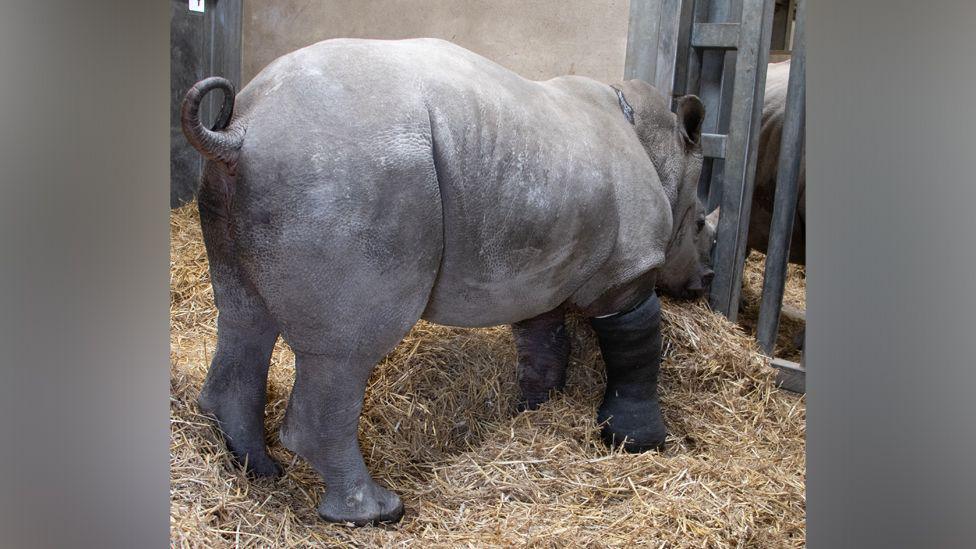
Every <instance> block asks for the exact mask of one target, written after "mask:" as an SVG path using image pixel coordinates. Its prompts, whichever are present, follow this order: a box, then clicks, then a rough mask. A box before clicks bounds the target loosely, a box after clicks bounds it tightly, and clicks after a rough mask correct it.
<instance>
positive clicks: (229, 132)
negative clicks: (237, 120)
mask: <svg viewBox="0 0 976 549" xmlns="http://www.w3.org/2000/svg"><path fill="white" fill-rule="evenodd" d="M215 89H220V90H221V91H223V92H224V102H223V104H221V106H220V113H219V114H218V115H217V120H216V121H215V122H214V125H213V128H212V129H209V130H208V129H207V128H205V127H203V123H201V122H200V103H201V102H202V101H203V98H204V97H206V95H207V94H208V93H210V92H211V91H212V90H215ZM235 95H236V90H235V89H234V84H233V83H231V81H230V80H227V79H226V78H221V77H219V76H211V77H210V78H204V79H203V80H201V81H199V82H197V83H196V84H194V85H193V87H192V88H190V89H189V90H188V91H187V92H186V97H184V98H183V107H182V109H181V111H180V123H181V124H182V126H183V134H184V135H186V140H187V141H189V142H190V145H193V148H194V149H196V150H198V151H200V154H202V155H203V156H205V157H206V158H208V159H210V160H214V161H217V162H221V163H223V164H228V165H229V164H232V163H233V162H234V161H236V160H237V155H238V152H239V151H240V149H241V145H242V144H243V143H244V128H243V127H241V126H240V125H235V126H233V127H228V125H229V123H230V118H231V115H232V114H233V113H234V96H235Z"/></svg>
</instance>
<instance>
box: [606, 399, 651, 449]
mask: <svg viewBox="0 0 976 549" xmlns="http://www.w3.org/2000/svg"><path fill="white" fill-rule="evenodd" d="M597 423H599V424H600V425H601V430H600V436H601V438H602V439H603V442H605V443H606V444H607V446H610V447H612V448H617V447H623V449H624V450H625V451H627V452H633V453H638V452H646V451H648V450H658V451H662V450H664V441H665V439H667V437H668V430H667V427H665V425H664V417H663V416H662V415H661V409H660V407H659V406H658V405H657V400H656V399H653V400H644V401H636V400H635V401H629V399H617V400H615V401H613V402H604V404H603V405H602V406H601V407H600V410H599V412H598V413H597Z"/></svg>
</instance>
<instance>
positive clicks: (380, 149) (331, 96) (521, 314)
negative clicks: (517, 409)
mask: <svg viewBox="0 0 976 549" xmlns="http://www.w3.org/2000/svg"><path fill="white" fill-rule="evenodd" d="M213 90H221V91H222V92H223V96H224V97H223V104H222V108H221V111H220V113H219V114H218V116H217V120H216V122H215V123H214V125H213V126H212V127H211V128H210V129H208V128H206V127H205V126H204V125H203V124H202V123H201V120H200V114H199V110H200V104H201V101H202V100H203V98H204V97H205V96H206V94H208V93H209V92H211V91H213ZM671 104H672V98H670V97H666V96H665V95H663V94H662V93H660V92H659V91H658V90H656V89H655V88H654V87H652V86H650V85H649V84H647V83H644V82H641V81H638V80H629V81H624V82H620V83H618V84H615V85H607V84H604V83H600V82H597V81H595V80H591V79H588V78H584V77H579V76H564V77H558V78H554V79H551V80H547V81H542V82H537V81H531V80H527V79H524V78H522V77H520V76H519V75H517V74H515V73H514V72H512V71H510V70H507V69H505V68H503V67H502V66H500V65H498V64H495V63H493V62H492V61H490V60H488V59H486V58H484V57H481V56H479V55H477V54H475V53H473V52H470V51H467V50H465V49H463V48H461V47H459V46H456V45H454V44H451V43H449V42H445V41H441V40H433V39H411V40H397V41H385V40H359V39H335V40H327V41H324V42H320V43H317V44H313V45H311V46H308V47H305V48H302V49H299V50H297V51H294V52H292V53H289V54H287V55H284V56H282V57H280V58H278V59H277V60H275V61H274V62H272V63H271V64H269V65H268V66H267V67H266V68H265V69H263V70H262V71H261V72H260V73H259V74H258V75H257V76H255V77H254V79H253V80H251V82H249V83H248V84H247V85H246V86H245V87H244V88H243V89H242V90H241V91H240V93H235V90H234V87H233V85H232V84H231V83H230V82H229V81H228V80H226V79H223V78H220V77H210V78H206V79H204V80H202V81H200V82H198V83H197V84H196V85H194V86H193V87H192V88H191V89H190V90H189V91H188V92H187V93H186V97H185V99H184V101H183V104H182V110H181V121H182V126H183V131H184V134H185V136H186V138H187V140H188V141H189V143H190V144H192V145H193V147H194V148H196V149H197V150H198V151H200V153H201V154H202V155H203V156H204V158H205V163H204V168H203V175H202V178H201V185H200V189H199V195H198V208H199V211H200V222H201V227H202V231H203V237H204V243H205V245H206V249H207V256H208V259H209V264H210V274H211V283H212V285H213V290H214V297H215V301H216V306H217V309H218V311H219V315H218V320H217V330H218V333H217V340H218V341H217V348H216V352H215V355H214V357H213V360H212V363H211V365H210V369H209V371H208V373H207V378H206V380H205V382H204V386H203V389H202V391H201V394H200V396H199V399H198V404H199V406H200V408H201V410H203V411H204V412H206V413H208V414H210V415H212V416H214V417H215V419H216V421H217V423H218V425H219V426H220V428H221V431H222V432H223V434H224V437H225V439H226V442H227V445H228V447H229V449H230V450H231V452H232V453H233V455H234V457H235V459H236V460H237V461H238V462H240V463H241V464H246V465H245V466H246V469H247V471H248V472H249V473H250V474H253V475H258V476H261V475H266V476H274V475H277V474H280V472H281V467H280V466H279V465H278V464H277V463H275V462H274V460H272V458H271V457H270V456H269V455H268V452H267V448H266V446H265V439H264V434H263V424H264V416H263V412H264V406H265V400H266V384H267V375H268V368H269V361H270V356H271V353H272V349H273V347H274V344H275V342H276V340H277V338H278V337H279V336H281V337H282V338H283V339H284V340H285V341H286V342H287V343H288V344H289V345H290V346H291V348H292V350H293V351H294V353H295V382H294V387H293V390H292V393H291V396H290V400H289V402H288V407H287V410H286V414H285V418H284V421H283V424H282V425H281V427H280V431H279V436H280V439H281V442H282V443H283V444H284V446H285V447H287V448H289V449H290V450H292V451H294V452H295V453H296V454H298V455H299V456H301V457H302V458H303V459H305V460H307V461H308V462H309V463H310V464H311V465H312V466H313V467H314V468H315V470H316V471H317V472H318V473H319V474H320V475H321V477H322V478H323V480H324V481H325V485H326V492H325V494H324V496H323V497H322V498H321V501H320V502H319V505H318V513H319V515H320V516H321V517H322V518H324V519H325V520H327V521H331V522H340V523H352V524H355V525H363V524H369V523H377V522H389V521H397V520H399V519H400V518H401V517H402V515H403V512H404V511H403V505H402V503H401V501H400V498H399V497H398V496H397V495H396V494H395V493H394V492H392V491H391V490H389V489H387V488H386V487H383V486H380V485H379V484H378V483H377V482H375V481H374V480H373V479H372V478H371V476H370V474H369V472H368V471H367V468H366V465H365V463H364V460H363V457H362V453H361V451H360V449H359V446H358V442H357V426H358V422H359V416H360V412H361V410H362V406H363V396H364V391H365V388H366V383H367V378H368V377H369V375H370V372H371V370H372V369H373V367H374V366H375V364H376V363H377V362H378V361H379V360H380V359H381V358H382V357H383V356H384V355H385V354H387V353H388V352H389V351H390V350H392V349H393V348H394V346H396V344H397V343H398V342H399V341H400V340H401V339H402V338H403V337H404V335H406V334H407V332H408V331H409V330H410V329H411V327H412V326H413V325H414V324H415V323H416V322H417V321H418V320H419V319H426V320H427V321H430V322H433V323H437V324H445V325H450V326H461V327H484V326H493V325H499V324H512V325H513V326H515V328H514V329H515V331H516V332H517V334H518V333H521V334H522V336H523V337H518V336H517V337H516V339H517V341H520V342H521V343H520V347H519V358H520V361H522V362H524V361H526V360H531V361H533V362H532V364H531V365H525V364H523V365H522V366H521V367H520V369H521V370H526V369H530V370H532V371H534V372H537V373H541V374H552V375H548V376H547V375H540V376H536V377H537V378H548V379H553V378H558V375H557V374H558V369H559V367H560V365H559V364H558V363H557V362H553V363H552V364H551V365H547V364H548V363H547V361H546V360H545V359H546V357H549V356H550V355H552V354H553V353H551V352H549V351H551V350H552V349H550V347H553V346H552V345H548V344H547V343H546V342H541V344H540V337H539V335H540V334H543V335H544V334H547V333H550V332H551V325H552V319H553V318H558V315H559V314H562V313H563V312H565V311H576V312H578V313H579V314H582V315H584V316H585V317H587V318H589V319H591V323H592V324H593V326H594V329H595V331H596V333H597V336H598V339H599V343H600V348H601V352H602V354H603V357H604V361H605V362H606V364H607V389H606V391H605V395H604V400H603V403H602V404H601V406H600V410H599V413H598V418H597V419H598V420H599V421H600V422H601V423H602V433H603V435H604V438H605V439H606V440H607V441H608V442H609V443H611V444H615V445H620V446H623V447H624V448H625V449H628V450H632V451H642V450H646V449H650V448H660V447H661V446H662V445H663V444H664V439H665V436H666V434H667V431H666V427H665V425H664V421H663V417H662V415H661V410H660V406H659V403H658V396H657V376H658V371H659V365H660V358H661V331H660V321H661V315H660V301H659V299H658V297H657V294H656V292H655V287H659V288H661V289H662V291H674V292H678V293H688V292H691V293H694V292H701V291H702V290H701V288H702V286H703V284H704V282H705V280H704V279H707V277H708V276H709V274H708V273H709V272H708V269H707V265H705V264H704V263H703V261H702V257H703V256H704V254H702V252H701V249H700V245H699V240H700V239H699V235H700V233H701V232H702V231H703V228H704V225H705V223H704V212H703V211H702V207H701V205H700V204H699V203H698V201H697V198H696V191H695V187H696V184H697V181H698V177H699V173H700V169H701V163H702V155H701V143H700V138H701V123H702V120H703V118H704V107H703V105H702V103H701V101H700V100H699V99H698V98H697V97H694V96H682V97H678V98H675V99H674V104H675V110H674V112H672V110H671ZM525 334H529V337H528V339H526V337H524V336H525ZM555 347H558V345H557V346H555ZM547 367H551V369H552V370H553V371H552V372H546V371H545V369H546V368H547ZM523 381H524V380H523ZM529 381H532V383H528V382H526V383H524V384H523V387H522V390H523V392H528V393H531V394H532V395H536V396H537V395H538V394H541V391H542V389H550V388H555V386H553V387H546V386H545V385H546V383H548V381H546V380H545V379H542V381H539V379H533V380H529ZM534 398H535V397H534ZM535 400H536V403H537V401H538V398H535Z"/></svg>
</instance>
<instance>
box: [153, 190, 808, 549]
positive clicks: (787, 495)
mask: <svg viewBox="0 0 976 549" xmlns="http://www.w3.org/2000/svg"><path fill="white" fill-rule="evenodd" d="M171 239H172V240H171V263H170V268H171V310H170V314H171V333H170V338H171V361H172V366H171V400H170V414H171V415H170V422H171V432H172V435H171V443H170V444H171V446H170V467H171V485H170V497H171V508H170V509H171V511H170V513H171V514H170V525H171V541H172V544H173V545H174V546H185V547H227V546H237V545H240V546H260V547H267V546H288V545H295V546H309V545H313V544H316V545H325V546H373V545H378V546H405V545H416V546H420V547H447V546H451V547H454V546H469V547H497V546H516V545H518V546H521V545H532V546H539V547H562V546H573V547H575V546H635V545H636V546H648V547H732V546H742V547H792V546H802V545H804V543H805V532H806V523H805V491H804V482H805V465H806V464H805V455H804V448H805V442H804V431H805V416H806V406H805V402H804V399H803V398H802V397H798V396H796V395H793V394H791V393H787V392H785V391H780V390H778V389H777V388H776V387H775V386H774V383H773V379H774V376H773V373H772V372H771V371H770V370H769V369H768V368H767V366H766V359H765V358H763V357H762V356H761V355H760V354H759V353H758V352H757V349H756V345H755V343H754V341H753V340H752V339H751V338H750V337H749V336H748V335H747V334H746V333H745V332H743V331H742V330H741V329H740V328H738V327H736V326H735V325H733V324H730V323H729V322H727V321H726V320H725V319H724V318H723V317H721V316H719V315H717V314H713V313H711V312H709V311H708V309H707V307H706V306H705V305H704V304H703V303H700V302H699V303H678V302H673V301H669V300H667V299H664V300H663V301H664V317H665V321H666V327H665V359H664V365H663V371H662V380H661V393H662V399H663V408H664V410H665V415H666V420H667V423H668V425H669V429H670V432H671V435H670V437H669V441H668V442H669V444H668V449H667V450H666V451H665V452H664V453H663V454H659V453H656V452H651V453H645V454H640V455H628V454H623V453H615V452H611V451H610V450H608V449H607V448H606V447H605V446H604V445H603V444H602V442H600V439H599V432H598V429H597V427H596V425H595V422H594V418H595V410H596V407H597V405H598V404H599V402H600V397H601V393H602V385H603V379H602V377H603V365H602V362H601V360H600V357H599V349H598V346H597V344H596V340H595V337H594V335H593V333H592V331H591V330H590V329H589V328H588V327H587V326H586V325H585V323H584V322H581V321H580V320H579V319H575V318H574V319H571V329H570V333H571V334H572V340H573V351H572V356H571V363H570V373H569V380H568V386H567V390H566V392H565V393H564V394H562V395H561V396H558V397H557V398H555V399H554V400H553V401H551V402H550V403H548V404H546V405H544V406H543V407H542V409H540V410H539V411H536V412H528V413H523V414H516V413H515V406H514V405H515V396H516V392H517V390H516V384H515V349H514V346H513V343H512V337H511V333H510V331H509V329H508V328H506V327H495V328H487V329H479V330H471V329H458V328H449V327H443V326H436V325H433V324H428V323H425V322H420V323H419V324H418V325H417V326H416V327H415V328H414V329H413V331H412V332H411V333H410V334H409V335H408V336H407V337H406V339H404V341H403V342H402V343H401V344H400V345H399V346H398V347H397V348H396V349H395V350H394V351H392V352H391V353H390V354H389V355H388V356H387V357H386V358H385V359H384V360H383V361H382V363H380V364H379V366H378V367H377V368H376V370H375V372H374V374H373V376H372V378H371V381H370V386H369V389H368V391H367V395H366V405H365V410H364V414H363V418H362V422H361V429H360V442H361V445H362V448H363V452H364V455H365V456H366V461H367V465H368V467H369V469H370V471H371V472H372V473H373V475H374V477H375V478H377V479H378V480H379V481H380V482H382V483H385V484H386V485H387V486H390V487H392V488H393V489H394V490H395V491H396V492H397V493H398V494H400V496H401V497H402V498H403V501H404V504H405V506H406V509H407V513H406V516H405V517H404V519H403V521H402V522H401V523H400V524H398V525H395V526H381V527H366V528H359V529H357V528H350V527H346V526H341V525H332V524H327V523H325V522H323V521H321V520H320V519H319V518H318V517H317V515H316V512H315V505H316V503H317V501H318V497H319V495H320V493H321V492H322V490H323V484H322V482H321V481H320V479H319V478H318V477H317V475H316V474H315V472H314V471H313V470H312V469H311V468H310V467H309V466H308V465H307V464H306V463H305V462H304V461H303V460H301V459H299V458H297V457H296V456H295V455H294V454H292V453H291V452H290V451H288V450H287V449H285V448H283V447H282V446H281V445H280V443H279V442H278V440H277V436H276V430H277V426H278V425H279V424H280V422H281V420H282V417H283V415H284V411H285V407H286V403H287V399H288V394H289V391H290V389H291V383H292V379H293V375H294V371H293V367H294V356H293V355H292V354H291V352H290V351H289V350H288V349H287V347H286V346H285V345H284V344H283V343H281V342H279V345H278V347H277V349H276V351H275V353H274V356H273V362H272V367H271V375H270V381H269V400H268V405H267V421H266V425H267V429H268V442H269V445H270V448H271V454H272V456H273V457H275V458H276V459H278V460H279V461H280V462H281V463H282V464H283V465H284V466H285V471H286V472H285V475H284V476H283V477H282V478H280V479H277V480H248V479H247V478H246V477H245V476H244V475H243V474H242V473H241V472H240V470H239V469H238V468H237V467H235V466H234V465H233V463H232V461H231V457H230V455H229V453H228V452H227V451H226V450H225V448H224V445H223V442H222V441H221V438H220V435H219V433H218V431H217V430H216V428H215V427H213V424H212V423H211V422H210V421H209V420H208V419H207V418H206V417H204V416H202V415H201V414H200V411H199V409H198V408H197V407H196V404H195V398H196V396H197V394H198V393H199V390H200V387H201V386H202V383H203V379H204V376H205V374H206V369H207V365H208V363H209V360H210V357H211V355H212V353H213V350H214V347H215V344H216V328H215V321H216V315H217V311H216V309H215V308H214V304H213V296H212V293H211V288H210V284H209V278H208V272H207V261H206V254H205V251H204V247H203V243H202V240H201V237H200V229H199V220H198V217H197V214H196V207H195V205H189V206H186V207H184V208H181V209H179V210H175V211H174V212H173V213H172V215H171ZM749 265H750V266H749V269H751V270H753V271H754V270H755V269H756V268H757V267H756V265H755V260H753V259H750V264H749ZM760 268H761V266H760ZM760 272H761V270H760ZM794 274H796V273H794ZM801 274H802V273H801ZM746 278H747V283H749V284H755V280H754V278H755V277H754V276H753V275H752V274H748V275H747V277H746ZM797 279H798V277H796V276H794V277H793V279H792V280H791V282H790V284H791V288H790V290H789V291H790V292H791V293H790V296H791V297H790V299H793V298H796V297H797V296H801V297H802V293H803V290H802V287H799V286H798V285H797V284H798V282H797ZM799 284H801V285H802V277H800V278H799ZM756 291H758V290H756ZM748 299H749V298H748V296H747V300H748Z"/></svg>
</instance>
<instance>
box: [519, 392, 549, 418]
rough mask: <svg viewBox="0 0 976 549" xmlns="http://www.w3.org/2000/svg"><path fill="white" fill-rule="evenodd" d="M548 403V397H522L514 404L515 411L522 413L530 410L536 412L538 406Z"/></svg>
mask: <svg viewBox="0 0 976 549" xmlns="http://www.w3.org/2000/svg"><path fill="white" fill-rule="evenodd" d="M547 402H549V395H546V396H545V397H541V398H540V397H534V398H533V397H525V396H522V397H520V398H519V399H518V401H516V402H515V411H516V412H518V413H520V414H521V413H522V412H525V411H530V410H538V409H539V406H542V405H543V404H545V403H547Z"/></svg>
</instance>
